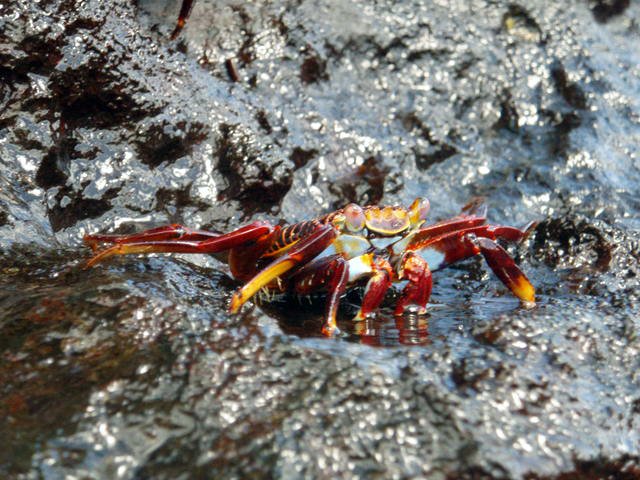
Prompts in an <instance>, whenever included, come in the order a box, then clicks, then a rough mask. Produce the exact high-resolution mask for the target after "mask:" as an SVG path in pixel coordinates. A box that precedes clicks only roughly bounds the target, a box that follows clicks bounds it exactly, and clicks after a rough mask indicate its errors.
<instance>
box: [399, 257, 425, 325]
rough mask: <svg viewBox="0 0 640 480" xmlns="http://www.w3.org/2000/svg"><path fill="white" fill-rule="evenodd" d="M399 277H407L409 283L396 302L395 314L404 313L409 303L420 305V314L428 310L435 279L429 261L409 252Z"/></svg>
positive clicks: (403, 261)
mask: <svg viewBox="0 0 640 480" xmlns="http://www.w3.org/2000/svg"><path fill="white" fill-rule="evenodd" d="M398 278H399V279H403V278H406V279H407V280H409V283H407V285H406V286H405V287H404V289H403V290H402V294H401V295H400V299H399V300H398V301H397V302H396V309H395V311H394V314H395V315H402V314H403V313H404V311H405V309H406V308H407V307H408V306H409V305H416V306H418V308H419V310H418V313H419V314H424V313H426V312H427V302H429V298H430V297H431V289H432V287H433V280H432V278H431V270H429V265H428V264H427V262H426V261H425V260H424V259H423V258H422V257H421V256H420V255H418V254H415V253H413V252H409V253H407V254H406V255H405V257H404V258H403V259H402V264H401V267H400V272H399V274H398Z"/></svg>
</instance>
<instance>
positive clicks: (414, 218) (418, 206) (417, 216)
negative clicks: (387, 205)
mask: <svg viewBox="0 0 640 480" xmlns="http://www.w3.org/2000/svg"><path fill="white" fill-rule="evenodd" d="M430 208H431V204H430V203H429V200H427V199H426V198H420V197H418V198H416V199H415V200H414V201H413V203H412V204H411V206H410V207H409V219H410V220H411V225H412V226H414V227H415V226H418V225H420V224H422V223H423V222H424V221H425V220H426V219H427V215H428V214H429V209H430Z"/></svg>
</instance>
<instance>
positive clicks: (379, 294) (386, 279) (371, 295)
mask: <svg viewBox="0 0 640 480" xmlns="http://www.w3.org/2000/svg"><path fill="white" fill-rule="evenodd" d="M354 261H359V262H360V263H365V264H366V263H369V272H370V274H371V278H369V281H368V282H367V286H366V287H365V290H364V296H363V297H362V305H360V309H359V310H358V313H357V314H356V316H355V317H353V320H354V321H362V320H364V319H365V318H367V316H369V315H370V314H371V313H373V312H375V311H376V310H377V309H378V307H379V306H380V304H381V303H382V300H384V296H385V294H386V293H387V290H389V287H390V286H391V278H392V269H391V265H389V262H388V261H387V260H385V259H384V258H382V257H374V256H373V254H367V255H362V256H361V257H357V258H354V259H352V260H350V261H349V264H350V265H351V264H352V263H353V262H354ZM350 280H351V278H350Z"/></svg>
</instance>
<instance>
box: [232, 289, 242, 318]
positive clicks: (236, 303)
mask: <svg viewBox="0 0 640 480" xmlns="http://www.w3.org/2000/svg"><path fill="white" fill-rule="evenodd" d="M243 303H244V302H243V301H242V297H241V296H240V295H239V294H238V292H236V293H234V294H233V297H231V302H230V303H229V313H238V311H239V310H240V307H242V304H243Z"/></svg>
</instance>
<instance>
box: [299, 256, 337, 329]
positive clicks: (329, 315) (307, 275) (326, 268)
mask: <svg viewBox="0 0 640 480" xmlns="http://www.w3.org/2000/svg"><path fill="white" fill-rule="evenodd" d="M291 280H292V288H293V291H294V292H296V293H297V294H299V295H309V294H311V293H314V292H317V291H320V290H326V291H327V293H328V297H327V303H326V309H325V316H324V324H323V325H322V333H323V334H324V335H326V336H328V337H330V336H332V335H333V334H335V333H339V330H338V326H337V323H336V316H337V314H338V305H339V303H340V297H341V296H342V295H343V294H344V292H345V291H346V289H347V283H348V281H349V262H348V261H347V260H346V259H345V258H344V257H342V256H340V255H332V256H330V257H325V258H322V259H320V260H318V261H317V262H314V263H313V264H311V265H309V266H308V267H305V268H304V269H303V270H302V271H300V272H298V273H296V274H295V275H294V276H293V277H292V279H291Z"/></svg>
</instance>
